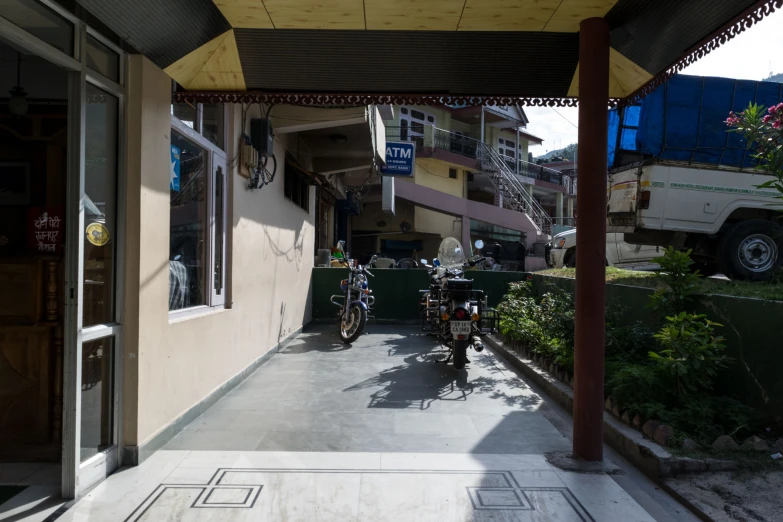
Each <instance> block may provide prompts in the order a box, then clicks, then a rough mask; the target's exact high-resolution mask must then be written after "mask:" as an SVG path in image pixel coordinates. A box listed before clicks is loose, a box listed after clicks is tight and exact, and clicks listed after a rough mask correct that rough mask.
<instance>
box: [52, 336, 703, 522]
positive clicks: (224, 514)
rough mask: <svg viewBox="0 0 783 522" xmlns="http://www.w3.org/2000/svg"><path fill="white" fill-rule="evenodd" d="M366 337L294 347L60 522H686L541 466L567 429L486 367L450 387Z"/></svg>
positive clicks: (475, 362) (643, 500) (406, 346)
mask: <svg viewBox="0 0 783 522" xmlns="http://www.w3.org/2000/svg"><path fill="white" fill-rule="evenodd" d="M369 330H370V332H371V334H370V335H365V336H362V337H361V338H360V340H359V341H357V342H356V343H354V345H353V346H351V347H346V346H344V345H342V344H340V343H339V342H338V341H337V338H336V335H334V328H333V327H318V328H315V329H314V330H311V331H310V332H309V333H306V334H304V335H302V336H300V337H299V338H297V339H296V340H295V341H294V342H293V343H291V344H290V345H289V346H288V347H286V348H285V349H284V350H282V351H281V353H279V354H277V355H275V356H274V357H273V358H272V359H271V360H270V361H269V362H268V363H266V364H265V365H263V366H262V367H261V368H260V369H259V370H258V371H257V372H256V373H255V374H254V375H252V376H251V377H250V378H249V379H247V381H245V382H244V383H243V384H242V385H241V386H239V387H238V388H237V389H235V390H234V391H232V392H231V393H230V394H228V395H227V396H226V397H224V398H223V399H222V400H221V401H219V402H218V403H217V404H216V405H215V406H214V407H213V408H211V409H210V410H209V411H208V412H207V413H205V414H204V415H203V416H202V417H200V418H199V419H197V420H196V421H195V422H193V423H192V424H191V425H190V426H188V427H187V428H186V429H185V430H183V431H182V432H181V433H180V434H178V435H177V436H176V437H175V438H174V439H172V440H171V442H170V443H169V444H168V446H167V447H166V448H164V450H162V451H159V452H157V453H156V454H154V455H153V456H152V457H151V458H150V459H148V460H147V461H145V462H144V463H143V464H142V465H141V466H138V467H135V468H127V469H123V470H120V471H119V472H117V473H115V474H114V475H112V476H111V477H109V479H108V480H106V481H105V482H103V483H102V484H100V485H99V486H98V487H96V488H95V489H94V490H93V491H92V492H90V493H89V494H88V495H87V496H86V497H85V498H83V499H82V500H81V501H79V502H78V503H77V504H76V505H75V506H74V507H72V508H71V509H70V510H68V511H67V512H66V513H65V514H64V515H63V516H62V517H61V518H60V519H58V520H62V521H64V522H69V521H81V520H97V521H103V520H107V521H108V520H111V521H115V520H117V521H119V520H125V521H134V522H135V521H142V520H145V521H161V522H165V521H174V520H177V521H282V520H285V521H287V522H293V521H308V522H309V521H326V520H330V521H331V520H334V521H340V522H347V521H356V522H375V521H395V522H401V521H402V522H406V521H416V522H418V521H430V520H432V521H438V522H446V521H452V520H453V521H471V520H475V521H489V520H492V521H537V522H543V521H582V522H584V521H601V522H604V521H623V522H626V521H645V522H646V521H652V520H661V521H662V520H678V521H680V520H681V521H691V520H693V518H692V517H690V516H689V515H688V514H687V513H685V512H684V510H682V509H681V507H680V506H679V505H678V504H676V503H674V502H673V501H672V500H671V499H669V498H668V497H666V496H665V495H664V494H662V493H660V492H659V491H657V490H656V489H655V488H654V487H653V486H651V485H650V483H649V482H645V480H646V479H644V478H640V477H639V476H638V474H637V473H636V472H635V471H634V470H629V474H628V475H625V476H623V477H624V479H623V480H618V478H617V476H613V477H610V476H606V475H601V474H589V475H580V474H574V473H568V472H564V471H561V470H558V469H555V468H553V467H552V466H550V465H549V464H548V463H547V462H546V459H545V457H544V455H543V454H544V453H545V452H548V451H558V450H568V449H570V447H571V443H570V441H569V439H568V437H566V436H565V435H564V434H567V433H569V428H568V420H567V416H565V415H564V414H563V412H562V411H560V410H558V409H557V408H556V407H550V406H548V405H547V404H546V402H545V400H544V399H543V398H542V397H541V396H540V395H539V394H537V393H536V392H535V391H534V390H533V389H531V388H530V386H529V385H528V384H527V383H526V382H525V381H524V380H522V379H520V378H519V377H518V376H517V375H516V374H515V373H514V372H513V371H511V370H509V369H507V368H506V367H505V366H504V365H503V364H502V363H501V362H499V361H498V360H497V359H496V358H495V357H494V356H493V355H492V354H490V353H486V352H485V353H484V354H475V353H474V354H472V362H471V364H470V365H469V368H468V370H467V371H462V372H457V371H455V370H454V369H453V367H451V366H450V365H449V366H446V365H439V364H435V363H434V362H433V361H434V360H435V359H437V358H439V357H441V356H442V355H443V354H442V353H441V352H439V351H438V348H437V346H436V345H435V343H434V342H433V340H432V338H430V337H426V336H423V335H421V334H419V333H418V332H417V331H416V330H415V329H406V328H392V327H381V326H375V325H371V326H370V328H369ZM642 505H643V506H644V507H642Z"/></svg>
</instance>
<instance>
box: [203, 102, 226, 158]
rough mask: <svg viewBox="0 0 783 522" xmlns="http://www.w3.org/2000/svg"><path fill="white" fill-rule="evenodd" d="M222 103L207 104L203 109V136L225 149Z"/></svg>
mask: <svg viewBox="0 0 783 522" xmlns="http://www.w3.org/2000/svg"><path fill="white" fill-rule="evenodd" d="M223 107H224V106H223V104H222V103H205V104H203V105H202V106H201V109H202V115H203V117H202V121H201V125H202V129H201V134H202V135H203V136H204V137H205V138H206V139H208V140H209V141H211V142H212V143H214V144H215V145H217V146H218V147H220V148H221V149H223V148H225V147H224V143H223V114H224V109H223Z"/></svg>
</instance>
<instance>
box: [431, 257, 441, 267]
mask: <svg viewBox="0 0 783 522" xmlns="http://www.w3.org/2000/svg"><path fill="white" fill-rule="evenodd" d="M432 264H433V265H435V266H440V261H438V258H437V257H436V258H435V259H433V260H432Z"/></svg>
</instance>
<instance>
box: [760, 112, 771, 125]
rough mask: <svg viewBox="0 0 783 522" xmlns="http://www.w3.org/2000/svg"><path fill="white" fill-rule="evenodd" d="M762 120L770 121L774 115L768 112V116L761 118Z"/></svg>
mask: <svg viewBox="0 0 783 522" xmlns="http://www.w3.org/2000/svg"><path fill="white" fill-rule="evenodd" d="M761 121H763V122H764V123H769V122H770V121H772V115H771V114H767V115H766V116H764V117H763V118H762V119H761Z"/></svg>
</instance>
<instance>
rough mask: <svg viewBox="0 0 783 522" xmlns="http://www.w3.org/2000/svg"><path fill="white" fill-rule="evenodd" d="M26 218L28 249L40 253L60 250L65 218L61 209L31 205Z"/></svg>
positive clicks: (58, 251)
mask: <svg viewBox="0 0 783 522" xmlns="http://www.w3.org/2000/svg"><path fill="white" fill-rule="evenodd" d="M27 219H28V221H27V223H28V224H27V228H28V230H29V235H28V238H29V241H28V242H29V245H30V250H32V251H33V252H36V253H40V254H59V253H61V252H62V249H63V239H64V238H63V235H64V233H65V232H64V231H65V220H64V219H63V213H62V210H61V209H57V208H49V207H31V208H30V209H29V211H28V214H27Z"/></svg>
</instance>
